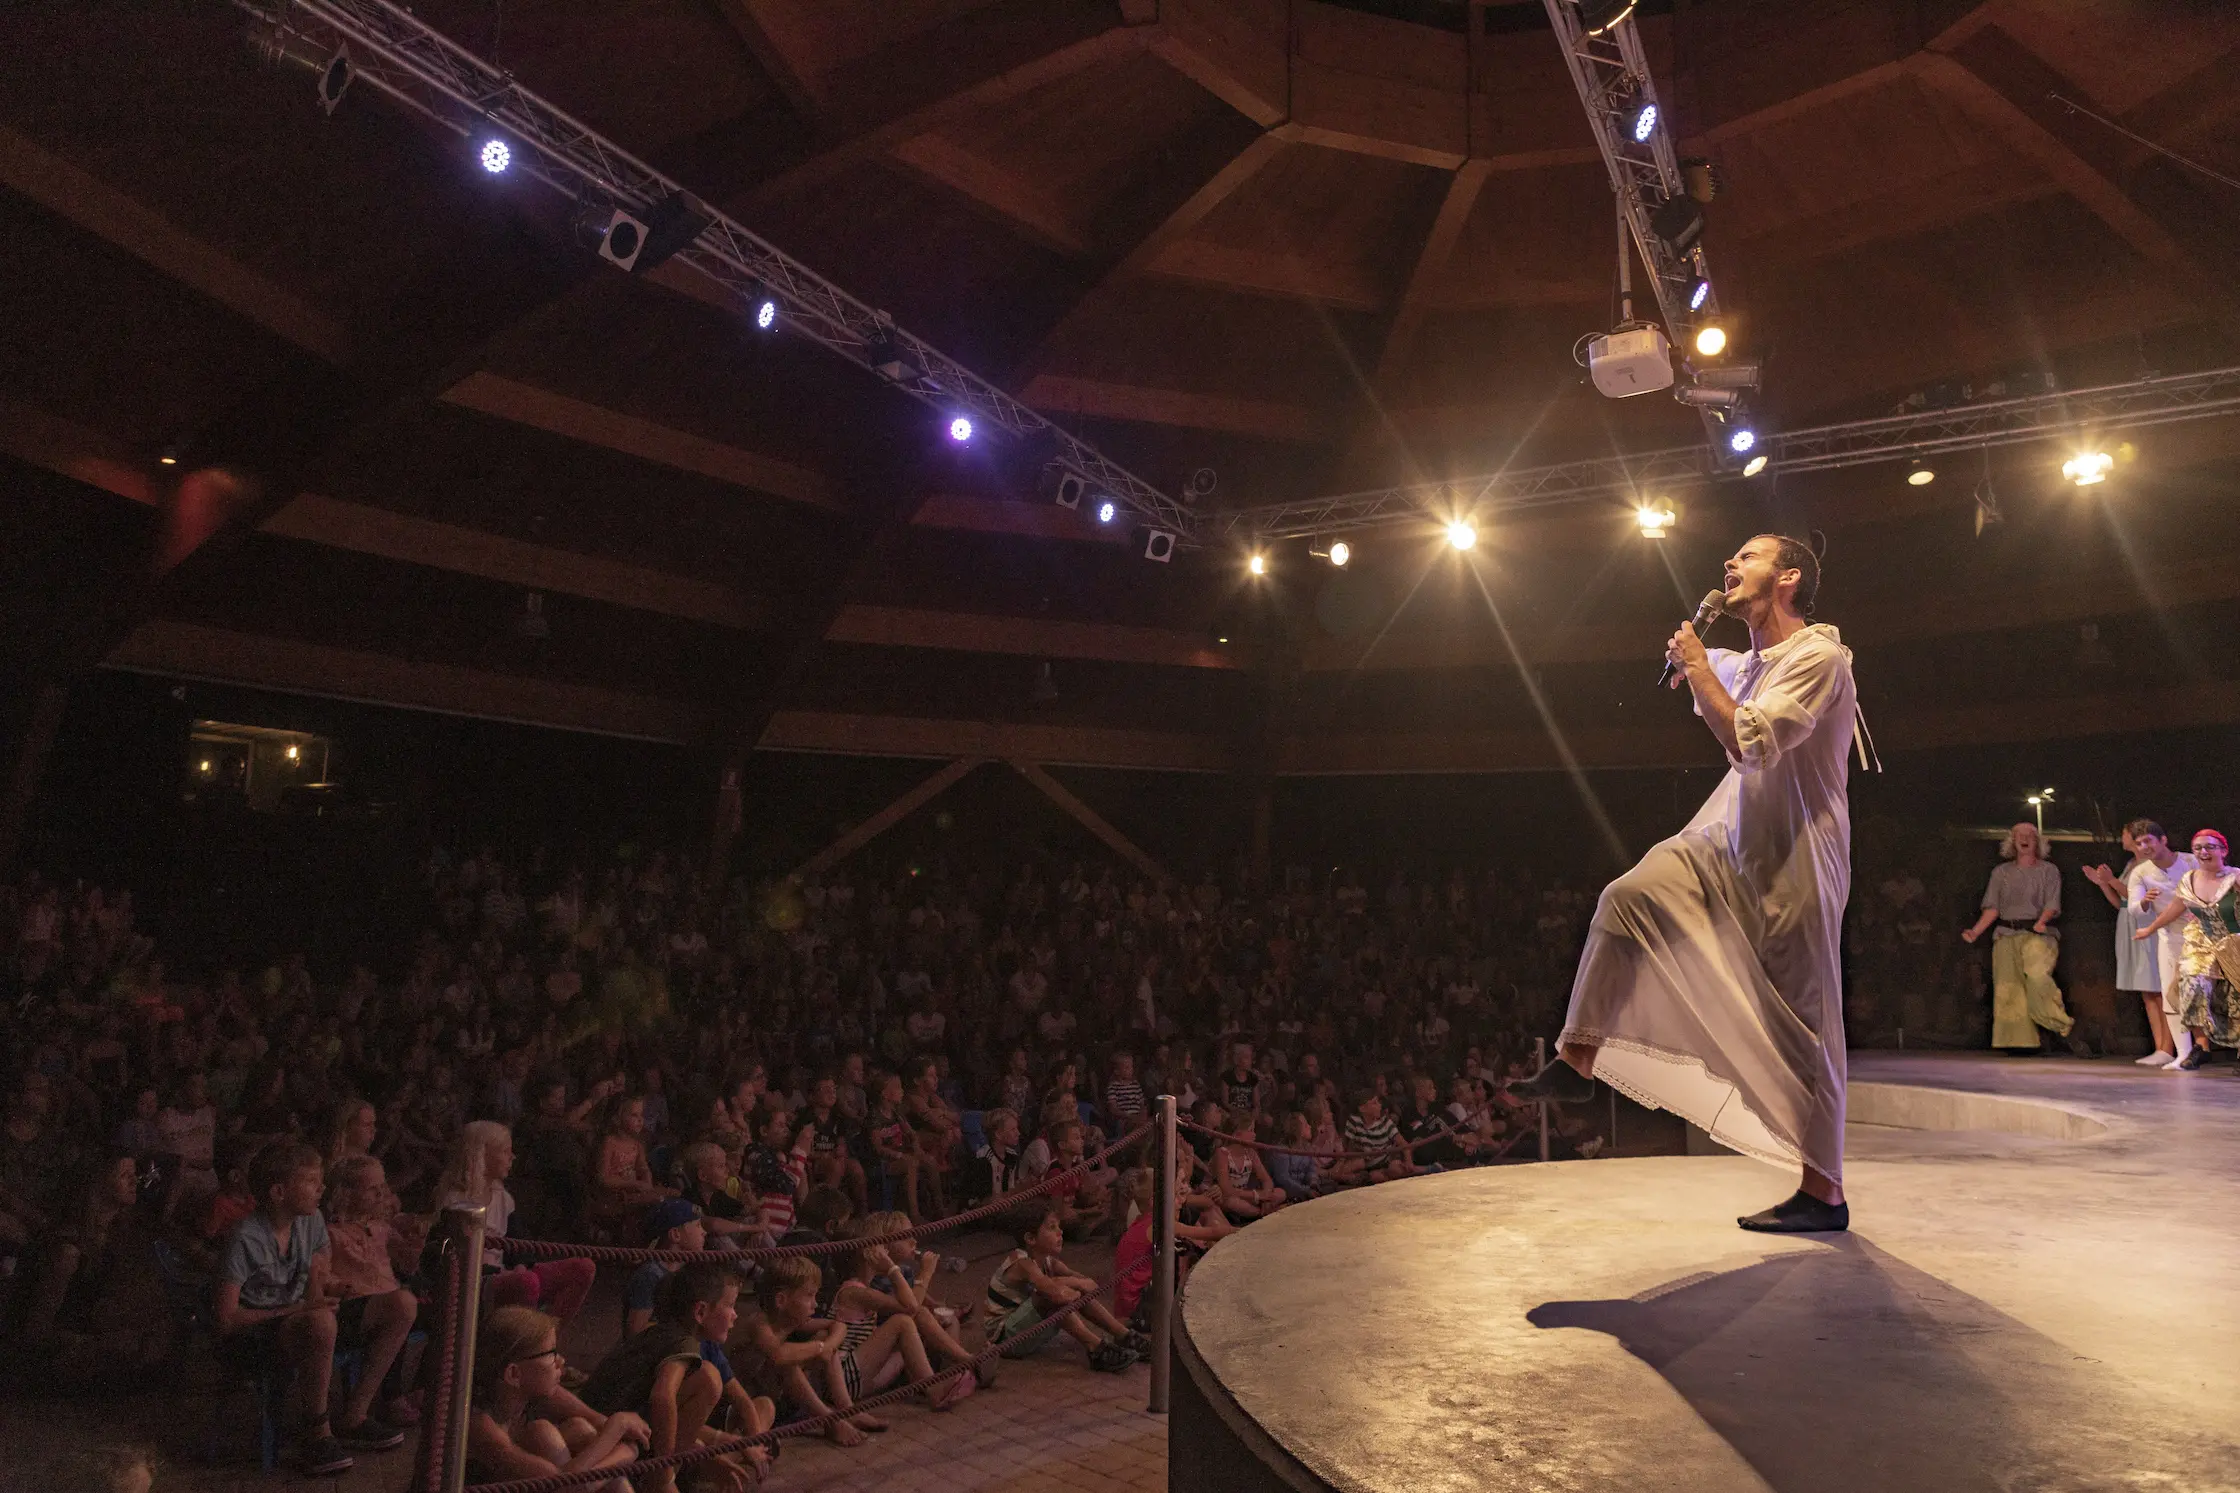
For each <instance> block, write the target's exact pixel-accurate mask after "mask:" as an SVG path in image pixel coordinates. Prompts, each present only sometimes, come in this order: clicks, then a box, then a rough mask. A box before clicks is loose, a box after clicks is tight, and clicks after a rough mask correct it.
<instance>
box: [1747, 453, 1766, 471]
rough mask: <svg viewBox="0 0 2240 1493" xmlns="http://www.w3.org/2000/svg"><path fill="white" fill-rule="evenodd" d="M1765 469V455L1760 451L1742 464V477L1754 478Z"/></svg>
mask: <svg viewBox="0 0 2240 1493" xmlns="http://www.w3.org/2000/svg"><path fill="white" fill-rule="evenodd" d="M1765 469H1766V455H1765V453H1764V452H1763V451H1761V452H1759V453H1758V454H1757V455H1756V456H1753V457H1751V458H1750V459H1749V460H1748V461H1746V462H1744V463H1743V464H1742V475H1743V476H1745V477H1755V476H1757V475H1758V474H1759V473H1760V472H1762V471H1764V470H1765Z"/></svg>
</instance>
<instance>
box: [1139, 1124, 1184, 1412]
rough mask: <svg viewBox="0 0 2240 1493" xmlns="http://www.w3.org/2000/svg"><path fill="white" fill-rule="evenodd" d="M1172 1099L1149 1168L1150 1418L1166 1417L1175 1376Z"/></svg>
mask: <svg viewBox="0 0 2240 1493" xmlns="http://www.w3.org/2000/svg"><path fill="white" fill-rule="evenodd" d="M1176 1141H1177V1136H1176V1134H1175V1113H1174V1095H1172V1094H1161V1095H1160V1096H1159V1140H1158V1144H1157V1145H1155V1146H1153V1147H1152V1148H1151V1149H1152V1151H1153V1153H1154V1154H1153V1161H1152V1164H1153V1165H1154V1166H1155V1167H1157V1168H1158V1170H1157V1172H1156V1174H1155V1176H1154V1178H1153V1181H1152V1184H1151V1206H1152V1209H1153V1213H1152V1218H1151V1242H1152V1247H1153V1250H1154V1259H1153V1263H1152V1266H1151V1403H1150V1405H1149V1406H1148V1407H1147V1408H1148V1409H1149V1410H1150V1412H1151V1413H1152V1414H1153V1415H1164V1414H1166V1413H1167V1392H1168V1388H1169V1386H1170V1384H1171V1382H1172V1375H1173V1372H1174V1242H1175V1220H1176V1217H1177V1210H1178V1208H1179V1206H1180V1204H1179V1200H1178V1199H1177V1198H1176V1197H1175V1185H1174V1173H1175V1156H1176V1154H1177V1153H1176V1149H1175V1147H1176Z"/></svg>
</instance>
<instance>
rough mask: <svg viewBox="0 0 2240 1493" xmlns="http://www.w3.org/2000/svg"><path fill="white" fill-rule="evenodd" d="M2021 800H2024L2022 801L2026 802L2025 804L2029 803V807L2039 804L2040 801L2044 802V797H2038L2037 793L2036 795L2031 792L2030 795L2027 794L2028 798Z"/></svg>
mask: <svg viewBox="0 0 2240 1493" xmlns="http://www.w3.org/2000/svg"><path fill="white" fill-rule="evenodd" d="M2023 802H2024V803H2026V804H2029V805H2030V806H2031V807H2033V808H2035V807H2037V806H2038V805H2039V804H2042V803H2044V802H2045V800H2044V799H2042V798H2040V797H2038V795H2037V794H2035V793H2033V794H2031V795H2030V796H2029V797H2028V798H2026V799H2024V800H2023Z"/></svg>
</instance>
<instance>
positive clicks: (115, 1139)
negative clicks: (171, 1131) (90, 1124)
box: [109, 1084, 166, 1161]
mask: <svg viewBox="0 0 2240 1493" xmlns="http://www.w3.org/2000/svg"><path fill="white" fill-rule="evenodd" d="M162 1111H163V1099H162V1095H161V1092H160V1091H159V1090H158V1089H157V1088H156V1087H155V1085H153V1084H148V1085H146V1086H144V1087H142V1088H139V1089H135V1090H134V1091H133V1095H132V1112H131V1113H130V1114H128V1115H126V1116H125V1117H124V1118H123V1119H121V1120H119V1121H118V1122H117V1128H116V1129H115V1130H113V1131H111V1132H110V1135H109V1146H110V1149H112V1150H115V1151H121V1152H123V1153H124V1154H125V1155H127V1156H131V1157H134V1158H136V1159H138V1160H140V1161H146V1160H147V1159H148V1158H149V1157H151V1156H154V1155H156V1154H157V1153H158V1152H161V1151H163V1150H165V1149H166V1147H165V1146H164V1143H163V1127H162V1126H161V1125H159V1124H157V1123H156V1117H157V1116H158V1115H159V1114H161V1113H162Z"/></svg>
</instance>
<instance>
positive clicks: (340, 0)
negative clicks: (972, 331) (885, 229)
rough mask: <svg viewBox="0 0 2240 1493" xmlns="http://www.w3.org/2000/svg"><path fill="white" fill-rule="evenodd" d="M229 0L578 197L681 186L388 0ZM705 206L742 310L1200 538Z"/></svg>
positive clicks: (1077, 447)
mask: <svg viewBox="0 0 2240 1493" xmlns="http://www.w3.org/2000/svg"><path fill="white" fill-rule="evenodd" d="M234 3H235V4H236V6H238V7H239V8H240V9H241V10H243V11H245V12H247V13H249V14H250V15H252V16H255V17H256V18H257V19H258V20H259V21H261V22H262V23H264V24H265V25H267V26H270V27H273V28H274V30H275V32H276V33H277V36H278V38H279V39H280V40H281V41H284V42H286V43H287V44H288V49H289V51H290V52H291V53H300V54H302V55H309V56H322V57H331V56H333V55H334V54H335V53H337V52H347V54H348V56H349V59H350V65H351V68H352V70H353V73H354V81H355V82H356V83H358V84H360V85H362V86H366V87H371V88H374V89H376V90H378V91H379V92H381V93H383V94H386V95H388V96H389V97H390V98H392V99H394V100H396V101H397V102H398V103H399V104H402V105H403V106H405V107H406V108H408V109H411V110H413V111H414V112H416V113H418V114H420V115H422V116H424V117H426V118H427V119H429V120H431V121H433V122H434V123H435V124H437V125H438V126H440V127H442V128H444V129H447V130H450V131H452V132H454V133H456V134H458V135H460V136H461V137H470V136H473V135H476V134H479V133H483V132H488V133H491V134H494V135H497V136H499V137H500V138H502V139H504V140H505V141H506V142H507V144H508V145H509V147H510V148H511V149H512V151H513V155H514V164H513V166H512V168H511V169H513V170H519V171H526V172H527V173H529V174H530V175H532V176H534V177H536V178H537V179H538V180H540V181H542V182H544V183H546V184H547V185H549V186H551V187H552V188H554V189H555V190H556V191H559V192H561V193H564V194H565V195H567V196H569V197H571V198H574V199H576V200H578V201H581V202H584V203H586V204H588V205H592V206H610V205H611V206H613V207H621V208H627V209H630V210H632V212H633V213H634V214H635V215H637V216H640V217H642V216H643V215H644V213H645V210H646V209H648V208H650V207H651V206H652V205H653V204H654V203H656V202H659V201H661V200H662V199H664V198H667V197H670V196H672V195H673V194H675V193H678V192H681V191H683V190H684V188H683V187H682V186H681V185H680V184H679V183H677V182H676V181H673V180H671V179H670V178H669V177H667V176H664V175H662V174H661V173H660V172H658V171H656V170H654V169H653V168H652V167H651V166H649V165H647V164H646V163H645V162H643V161H641V160H639V159H638V158H637V157H636V156H633V155H631V154H630V153H629V152H628V151H626V150H624V149H622V148H621V147H620V146H618V145H616V144H615V143H614V142H613V141H611V140H608V139H607V138H606V137H604V136H602V135H600V134H599V133H598V132H597V131H596V130H593V129H592V128H591V127H590V126H588V125H586V124H584V123H583V122H582V121H580V120H577V119H575V118H573V117H572V116H570V115H568V114H567V113H565V112H563V111H562V110H560V109H559V108H557V107H555V106H554V105H552V104H550V103H548V102H547V101H546V100H544V99H543V98H541V97H539V96H538V95H536V94H535V93H532V92H530V91H529V90H528V89H527V88H524V87H522V86H521V85H520V84H519V83H518V82H516V81H514V79H513V77H512V75H511V74H509V73H506V72H503V71H501V70H499V69H498V68H495V67H493V66H491V65H490V64H489V63H487V62H484V61H483V60H482V59H481V58H479V57H477V56H475V55H474V54H473V53H471V52H469V51H467V50H466V49H465V48H463V47H461V46H459V45H458V44H456V43H455V42H453V41H451V40H450V39H449V38H448V37H446V36H444V35H443V34H442V33H441V32H439V31H436V30H435V29H434V28H432V27H430V26H429V25H427V24H426V23H425V22H423V21H421V20H419V19H418V18H417V17H415V16H414V15H413V14H412V13H411V12H410V11H407V10H405V9H404V8H402V7H401V6H398V5H395V4H392V3H390V0H234ZM710 211H711V213H712V217H711V219H710V221H709V223H708V226H707V227H706V228H705V229H703V230H702V231H701V233H700V235H699V237H698V238H696V239H695V240H694V241H693V242H692V243H691V244H689V245H687V246H686V247H685V248H684V249H683V250H681V251H679V252H678V254H677V255H676V258H677V259H678V260H680V261H682V262H684V263H686V264H689V265H691V266H692V267H693V268H694V269H696V270H698V271H699V272H700V273H701V274H703V275H706V276H707V277H708V278H709V279H710V280H713V281H714V282H716V283H717V284H718V285H720V286H722V287H723V288H724V289H726V290H728V291H729V292H731V293H732V294H733V295H735V296H737V297H738V298H739V300H740V303H741V307H742V309H745V308H747V307H750V306H752V305H753V304H754V303H755V302H756V301H758V300H759V299H760V298H762V297H764V296H768V297H770V298H773V299H775V300H776V301H777V303H778V306H779V311H780V315H781V317H782V318H783V319H784V321H785V323H786V324H787V326H788V327H789V328H790V329H791V330H793V331H795V332H798V333H800V334H801V335H803V336H805V337H808V338H810V339H811V340H813V341H815V342H818V343H821V344H822V345H823V346H825V347H826V348H829V349H830V350H832V351H833V352H835V353H838V354H839V355H840V356H841V357H843V358H846V359H848V361H850V362H852V363H855V364H857V365H858V366H860V367H863V368H866V369H871V370H872V371H874V372H876V371H877V368H876V361H875V359H874V358H873V356H872V352H871V349H872V348H873V346H874V345H885V346H891V347H892V348H894V349H896V350H899V351H900V353H901V354H902V355H903V359H904V361H906V362H907V363H908V364H909V365H910V366H911V367H912V368H914V369H916V370H919V372H918V374H917V376H916V377H914V378H908V379H905V380H900V381H894V380H890V381H891V382H894V383H895V387H897V388H900V389H901V390H903V392H905V393H907V394H909V395H911V396H912V397H913V398H916V399H918V400H920V401H921V402H923V403H925V404H927V405H930V406H933V407H934V408H937V409H941V410H944V411H954V412H957V413H960V414H966V415H969V416H970V417H971V418H972V419H973V420H974V421H975V423H977V424H979V425H980V426H982V428H984V429H985V428H993V429H995V430H1000V431H1002V432H1005V433H1006V434H1008V435H1010V436H1012V437H1014V438H1028V437H1032V438H1037V439H1039V440H1041V441H1045V442H1048V443H1050V445H1051V446H1052V457H1053V459H1055V460H1056V461H1058V462H1060V463H1061V464H1063V465H1065V466H1067V467H1070V468H1072V469H1073V470H1075V471H1077V472H1079V473H1080V474H1081V476H1082V477H1084V478H1086V479H1087V480H1088V481H1089V483H1090V484H1091V485H1092V486H1093V487H1095V488H1096V489H1097V490H1099V491H1101V492H1106V493H1109V494H1111V495H1112V497H1113V498H1114V499H1116V500H1117V501H1118V502H1119V503H1120V504H1121V506H1122V507H1123V508H1126V509H1129V510H1132V511H1133V512H1134V513H1135V514H1136V515H1137V517H1138V518H1139V520H1140V521H1141V522H1143V523H1144V524H1146V525H1150V526H1154V527H1157V528H1161V529H1167V530H1171V531H1173V532H1174V533H1175V534H1176V535H1177V536H1178V537H1179V538H1180V539H1181V541H1182V542H1184V543H1190V542H1193V541H1194V540H1195V538H1196V535H1197V530H1198V527H1199V522H1198V518H1197V515H1196V514H1194V513H1193V512H1192V511H1191V510H1190V509H1188V508H1186V507H1184V506H1183V505H1182V504H1180V503H1178V502H1176V501H1175V500H1174V499H1173V498H1170V497H1168V496H1167V495H1166V494H1165V493H1163V492H1161V491H1160V490H1159V489H1158V488H1156V487H1153V486H1152V485H1151V484H1150V483H1148V482H1146V481H1144V480H1143V479H1142V478H1140V477H1138V476H1136V475H1135V474H1134V473H1132V472H1130V471H1128V470H1127V469H1126V468H1125V467H1122V466H1121V465H1119V463H1117V462H1115V461H1113V460H1111V459H1110V458H1108V457H1106V456H1105V455H1104V454H1103V453H1102V452H1100V451H1098V450H1097V449H1096V448H1095V447H1094V446H1091V445H1090V444H1089V443H1088V442H1086V441H1084V440H1082V439H1080V438H1079V437H1078V436H1075V435H1073V434H1071V433H1070V432H1068V431H1066V430H1064V429H1062V428H1061V427H1059V426H1057V425H1054V424H1052V423H1051V422H1050V421H1049V420H1047V419H1045V418H1043V417H1042V416H1041V415H1039V414H1037V413H1036V412H1035V411H1033V410H1032V409H1029V408H1028V407H1027V406H1026V405H1024V404H1022V403H1020V402H1019V401H1018V400H1017V399H1015V398H1013V397H1012V396H1011V395H1009V394H1007V393H1005V392H1004V391H1003V390H1002V389H1000V388H998V387H997V386H996V385H994V384H993V383H991V382H989V381H988V380H987V379H985V378H982V377H981V376H980V375H979V374H977V373H975V372H973V371H972V370H971V369H969V368H967V367H965V366H964V365H963V364H962V363H959V362H958V361H957V360H956V359H954V358H951V357H950V356H948V355H947V354H946V353H943V352H942V351H941V350H940V349H938V348H936V347H933V346H932V345H931V344H929V343H927V342H926V341H925V340H924V339H922V338H920V337H918V336H916V335H914V334H912V333H911V332H910V331H908V330H907V329H906V328H903V327H898V326H896V325H895V324H894V322H893V320H892V319H891V318H889V317H888V316H887V315H886V314H885V313H883V312H881V311H878V310H875V309H874V308H872V307H871V306H868V305H866V304H864V303H863V302H862V301H859V300H857V299H856V298H855V297H854V296H852V295H850V294H848V292H847V291H845V290H843V289H841V288H840V287H839V286H837V285H834V284H833V283H832V282H831V281H829V280H827V279H825V278H824V277H823V276H821V275H819V274H817V273H816V272H815V271H814V270H811V269H810V268H808V267H807V266H806V265H804V264H802V263H801V262H800V261H799V260H796V259H794V258H792V257H791V256H789V255H787V254H785V253H784V252H782V251H781V250H779V249H777V248H776V247H774V246H773V245H771V244H769V243H766V242H765V241H764V240H762V239H761V238H759V237H757V236H756V235H755V234H754V233H753V232H751V231H750V230H748V229H747V228H746V227H744V226H743V225H742V224H740V223H738V222H736V221H734V220H733V219H732V218H730V217H728V216H726V215H725V214H723V213H721V212H717V211H714V210H713V209H710Z"/></svg>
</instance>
